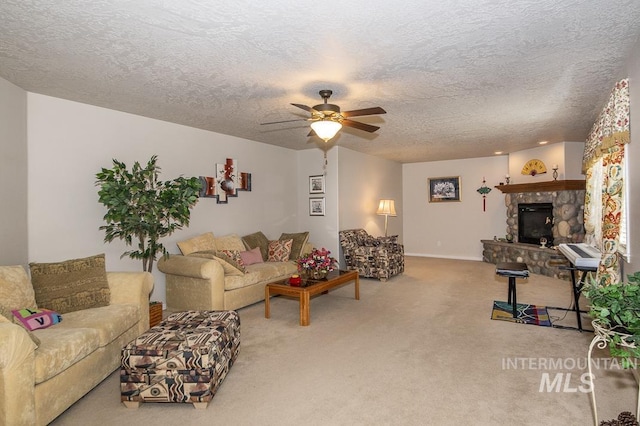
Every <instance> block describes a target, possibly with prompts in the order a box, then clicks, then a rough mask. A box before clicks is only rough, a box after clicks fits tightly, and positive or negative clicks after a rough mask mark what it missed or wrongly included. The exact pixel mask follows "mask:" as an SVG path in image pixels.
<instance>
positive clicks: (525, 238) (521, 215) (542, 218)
mask: <svg viewBox="0 0 640 426" xmlns="http://www.w3.org/2000/svg"><path fill="white" fill-rule="evenodd" d="M541 238H546V239H547V247H551V246H552V245H553V204H552V203H530V204H518V242H520V243H529V244H540V239H541Z"/></svg>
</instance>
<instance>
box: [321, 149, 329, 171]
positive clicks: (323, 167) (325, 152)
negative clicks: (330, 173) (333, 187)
mask: <svg viewBox="0 0 640 426" xmlns="http://www.w3.org/2000/svg"><path fill="white" fill-rule="evenodd" d="M323 152H324V165H323V166H322V170H324V173H323V174H324V175H325V176H327V165H328V164H329V161H328V160H327V151H326V150H323Z"/></svg>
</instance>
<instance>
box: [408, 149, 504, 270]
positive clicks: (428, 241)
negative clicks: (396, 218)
mask: <svg viewBox="0 0 640 426" xmlns="http://www.w3.org/2000/svg"><path fill="white" fill-rule="evenodd" d="M402 170H403V172H402V187H403V200H404V203H403V207H404V248H405V253H406V254H407V255H414V256H428V257H442V258H452V259H470V260H482V243H481V242H480V240H483V239H493V237H494V236H498V237H504V235H505V234H506V224H505V211H506V207H505V197H504V194H503V193H501V192H500V191H499V190H497V189H495V188H494V186H495V185H497V184H498V183H499V182H502V181H504V176H505V174H506V172H507V170H508V158H507V156H504V155H502V156H496V157H485V158H471V159H464V160H450V161H435V162H427V163H411V164H404V165H403V169H402ZM445 176H460V201H459V202H442V203H430V202H429V194H428V183H427V182H428V179H429V178H435V177H445ZM483 177H484V178H485V179H486V185H487V186H488V187H489V188H491V192H490V193H489V194H488V195H487V197H486V211H483V208H482V204H483V203H482V195H480V194H479V193H478V192H477V189H478V188H480V187H481V186H482V179H483Z"/></svg>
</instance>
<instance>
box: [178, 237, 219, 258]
mask: <svg viewBox="0 0 640 426" xmlns="http://www.w3.org/2000/svg"><path fill="white" fill-rule="evenodd" d="M177 244H178V248H179V249H180V253H182V254H183V255H184V256H186V255H188V254H191V253H193V252H196V251H204V250H215V249H216V241H215V238H214V236H213V232H207V233H205V234H202V235H198V236H197V237H193V238H190V239H188V240H185V241H180V242H179V243H177Z"/></svg>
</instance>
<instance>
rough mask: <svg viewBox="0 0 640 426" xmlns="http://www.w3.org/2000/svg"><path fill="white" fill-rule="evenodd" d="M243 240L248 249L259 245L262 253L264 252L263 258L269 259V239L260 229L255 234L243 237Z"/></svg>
mask: <svg viewBox="0 0 640 426" xmlns="http://www.w3.org/2000/svg"><path fill="white" fill-rule="evenodd" d="M242 241H243V242H244V245H245V246H247V248H248V249H254V248H256V247H259V248H260V253H261V254H262V260H267V258H268V257H269V239H268V238H267V237H265V235H264V234H263V233H262V232H260V231H258V232H254V233H253V234H249V235H245V236H244V237H242Z"/></svg>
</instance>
